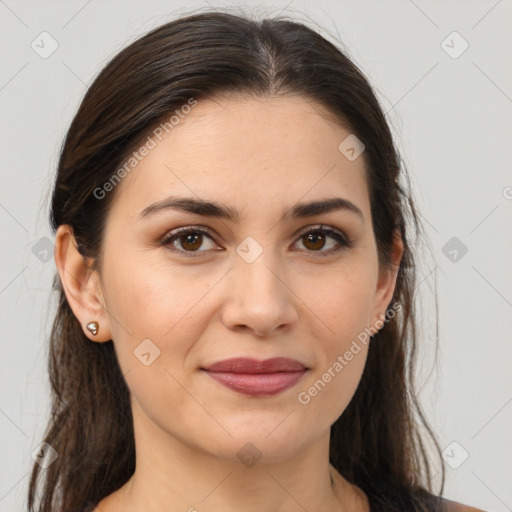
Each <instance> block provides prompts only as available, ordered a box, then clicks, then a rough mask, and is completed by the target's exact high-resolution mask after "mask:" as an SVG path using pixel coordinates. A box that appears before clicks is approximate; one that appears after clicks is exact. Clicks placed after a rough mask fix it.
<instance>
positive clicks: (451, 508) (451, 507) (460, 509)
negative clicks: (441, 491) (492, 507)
mask: <svg viewBox="0 0 512 512" xmlns="http://www.w3.org/2000/svg"><path fill="white" fill-rule="evenodd" d="M441 503H442V505H443V508H442V510H443V512H485V510H482V509H480V508H475V507H470V506H469V505H463V504H462V503H458V502H456V501H451V500H447V499H445V498H441Z"/></svg>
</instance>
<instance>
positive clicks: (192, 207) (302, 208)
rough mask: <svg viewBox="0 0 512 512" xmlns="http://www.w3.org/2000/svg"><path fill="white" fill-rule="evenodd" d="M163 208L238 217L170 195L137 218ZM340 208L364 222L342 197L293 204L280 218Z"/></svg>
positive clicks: (220, 206) (205, 203)
mask: <svg viewBox="0 0 512 512" xmlns="http://www.w3.org/2000/svg"><path fill="white" fill-rule="evenodd" d="M165 210H179V211H183V212H186V213H193V214H196V215H202V216H204V217H216V218H219V219H226V220H229V221H232V222H236V221H238V219H239V218H240V214H239V212H238V211H237V210H234V209H233V208H230V207H229V206H226V205H223V204H219V203H216V202H214V201H205V200H203V199H196V198H193V197H177V196H171V197H168V198H166V199H163V200H161V201H157V202H156V203H153V204H151V205H149V206H148V207H146V208H144V210H142V212H141V213H140V214H139V219H144V218H147V217H150V216H152V215H155V214H156V213H159V212H162V211H165ZM340 210H341V211H348V212H352V213H355V214H357V215H358V216H359V217H360V218H361V220H362V221H363V222H364V215H363V212H362V211H361V209H360V208H359V207H357V206H356V205H355V204H354V203H352V202H351V201H349V200H348V199H344V198H342V197H334V198H329V199H322V200H317V201H310V202H307V203H299V204H295V205H294V206H293V207H292V208H291V209H290V210H289V211H288V212H286V213H285V214H284V215H283V216H282V217H281V220H285V219H289V218H293V219H300V218H306V217H313V216H315V215H321V214H324V213H331V212H335V211H340Z"/></svg>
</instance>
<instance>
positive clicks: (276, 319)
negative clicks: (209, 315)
mask: <svg viewBox="0 0 512 512" xmlns="http://www.w3.org/2000/svg"><path fill="white" fill-rule="evenodd" d="M271 252H272V251H270V250H265V251H263V253H262V254H261V255H260V256H259V257H258V258H257V259H256V260H255V261H253V262H250V263H249V262H247V261H245V260H244V259H243V258H241V257H237V258H236V260H235V263H234V266H233V268H232V269H231V271H230V272H229V275H228V276H226V277H227V279H226V283H225V286H226V292H225V293H226V300H225V305H224V308H223V311H222V321H223V323H224V325H225V326H226V327H227V328H228V329H232V330H236V331H244V330H247V331H250V332H252V334H254V335H255V336H259V337H268V336H271V335H272V333H274V331H276V330H278V329H280V330H286V329H291V328H292V327H293V325H294V324H295V323H296V322H297V319H298V311H297V308H298V304H300V300H299V299H298V298H297V297H296V295H295V294H294V293H293V290H292V288H291V284H290V279H291V274H290V272H287V269H286V268H285V267H284V264H283V263H282V262H279V261H278V260H277V258H274V257H272V254H271Z"/></svg>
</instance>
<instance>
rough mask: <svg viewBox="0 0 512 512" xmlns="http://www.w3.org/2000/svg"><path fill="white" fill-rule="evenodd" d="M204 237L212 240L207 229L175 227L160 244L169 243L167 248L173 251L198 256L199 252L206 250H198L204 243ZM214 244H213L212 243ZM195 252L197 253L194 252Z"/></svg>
mask: <svg viewBox="0 0 512 512" xmlns="http://www.w3.org/2000/svg"><path fill="white" fill-rule="evenodd" d="M205 239H209V240H211V241H212V242H213V239H212V237H211V236H210V235H209V233H208V232H207V231H204V230H202V229H192V228H183V229H177V230H175V231H173V232H171V233H169V234H168V235H166V236H165V237H164V238H163V240H162V242H161V243H162V245H171V247H170V248H169V249H170V250H171V251H173V252H179V253H181V254H183V255H185V256H192V257H194V256H196V255H197V256H200V255H201V253H203V252H206V251H203V250H200V248H201V247H202V246H203V244H204V243H205ZM213 246H215V244H213ZM194 253H197V254H194Z"/></svg>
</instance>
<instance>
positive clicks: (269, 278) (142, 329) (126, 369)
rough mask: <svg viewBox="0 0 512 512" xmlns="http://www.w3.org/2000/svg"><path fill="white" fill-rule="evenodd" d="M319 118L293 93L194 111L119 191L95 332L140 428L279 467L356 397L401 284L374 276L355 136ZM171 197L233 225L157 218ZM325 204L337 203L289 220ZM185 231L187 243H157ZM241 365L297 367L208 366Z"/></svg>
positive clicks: (205, 104)
mask: <svg viewBox="0 0 512 512" xmlns="http://www.w3.org/2000/svg"><path fill="white" fill-rule="evenodd" d="M320 110H321V109H320V106H318V105H315V104H311V103H310V102H308V101H306V100H305V99H304V98H301V97H281V98H272V99H242V98H240V97H232V98H229V99H227V98H223V99H219V100H218V101H216V102H214V101H211V100H201V101H199V102H198V103H197V105H195V106H194V107H193V108H192V109H191V112H190V113H189V114H187V115H185V116H184V117H183V119H181V120H180V122H179V124H177V125H175V126H174V127H173V128H172V129H169V131H168V133H165V131H163V137H162V136H161V140H160V141H159V140H158V138H156V137H153V138H154V140H155V141H156V142H157V144H156V146H155V147H154V148H153V149H150V150H149V152H148V154H147V155H146V156H144V157H143V158H142V160H141V161H140V163H139V164H138V165H137V166H136V167H135V168H134V169H133V170H131V171H130V172H129V173H128V174H127V175H126V177H124V178H123V179H122V181H121V182H120V183H119V184H118V185H117V190H116V191H115V193H116V198H115V201H114V203H113V207H112V209H111V211H110V212H109V215H108V218H107V224H106V231H105V237H104V254H103V261H102V268H101V292H102V298H101V300H102V301H103V304H104V308H105V311H106V313H105V316H104V317H103V318H101V319H100V329H101V330H102V332H103V334H105V331H106V330H108V331H109V332H110V336H111V338H112V339H113V342H114V345H115V350H116V353H117V356H118V359H119V363H120V366H121V369H122V371H123V374H124V375H125V378H126V382H127V384H128V387H129V389H130V391H131V397H132V407H133V415H134V421H135V428H136V432H139V433H142V432H144V435H146V436H151V439H154V438H156V437H157V436H164V439H168V440H169V442H170V443H175V442H179V443H182V444H183V445H185V446H187V447H188V448H191V449H193V450H195V451H201V452H203V453H207V454H212V455H214V456H215V457H221V458H226V459H232V460H235V459H236V458H237V457H238V458H240V457H241V456H243V455H245V454H246V452H247V454H249V455H251V453H252V452H251V450H252V451H253V452H254V456H256V457H259V456H260V455H261V456H263V458H264V460H266V461H269V462H270V461H272V462H275V461H278V460H284V459H285V458H289V457H291V456H293V454H295V453H298V452H299V451H300V450H304V449H306V448H307V447H308V446H312V445H313V443H315V442H319V441H320V440H321V438H323V439H325V436H327V435H328V432H329V428H330V426H331V424H332V423H333V422H334V421H335V420H336V419H337V418H338V417H339V416H340V415H341V414H342V413H343V411H344V409H345V408H346V406H347V404H348V403H349V401H350V400H351V398H352V396H353V394H354V392H355V390H356V387H357V385H358V383H359V380H360V377H361V374H362V371H363V368H364V365H365V360H366V356H367V350H368V345H367V344H365V343H363V342H361V341H360V340H362V339H364V338H365V336H364V335H363V336H362V333H363V334H364V332H365V328H366V329H368V328H370V327H372V326H374V325H375V324H376V323H377V325H378V326H381V325H382V322H381V324H380V325H379V324H378V320H379V319H382V317H381V316H379V315H382V314H384V313H385V311H386V307H387V306H388V304H389V302H390V301H391V298H392V293H393V289H394V285H395V279H396V273H394V272H392V271H384V270H382V271H381V272H380V273H379V266H378V260H377V250H376V243H375V240H374V234H373V228H372V220H371V216H370V203H369V196H368V188H367V183H366V178H365V165H364V160H363V158H364V152H363V153H362V155H361V156H360V157H358V158H355V159H354V156H357V151H358V150H359V149H360V147H357V146H354V143H353V139H348V140H347V141H346V142H345V143H344V144H342V145H341V150H340V149H339V146H340V144H341V143H342V142H343V141H344V140H345V139H346V138H347V137H348V136H349V135H350V132H348V131H347V130H345V129H343V128H342V127H340V126H339V125H337V124H335V123H334V122H332V121H329V120H327V119H326V118H325V117H324V116H322V115H320V113H319V112H320ZM351 142H352V144H351ZM149 145H150V146H152V145H153V144H149ZM347 145H348V148H347ZM350 147H354V148H355V151H351V150H350ZM136 149H137V148H136ZM171 196H172V197H173V198H174V199H176V198H180V199H185V198H186V199H188V200H189V201H190V202H192V201H201V202H212V203H213V202H214V203H216V204H217V205H219V206H220V207H221V208H222V209H223V210H228V209H229V211H230V212H232V213H233V217H232V218H228V217H220V216H218V215H217V213H218V210H217V209H214V208H203V210H204V211H205V213H207V212H210V213H213V214H214V215H208V214H202V215H201V214H199V213H190V212H187V211H184V210H182V209H178V208H171V207H168V208H165V207H160V206H162V205H163V204H164V203H165V202H166V201H168V200H169V199H170V198H171ZM334 198H341V199H343V202H341V204H342V206H343V204H345V207H339V208H335V209H331V210H329V211H325V212H323V213H322V212H318V211H317V212H315V208H309V209H308V208H302V209H299V210H297V212H296V213H298V214H297V215H293V214H292V213H293V211H294V209H296V208H297V207H298V205H302V204H307V203H310V202H317V201H326V200H332V199H334ZM155 204H156V205H160V206H159V207H153V206H152V205H155ZM347 205H349V206H348V207H347ZM144 212H146V213H144ZM311 213H313V215H310V214H311ZM321 226H323V228H326V229H329V230H332V231H333V233H329V232H324V233H322V232H318V231H316V232H315V230H318V229H319V228H320V227H321ZM180 228H187V229H189V230H190V233H188V234H183V233H182V234H181V235H180V236H178V235H177V236H175V237H174V238H172V239H171V240H167V242H166V243H164V242H165V240H164V238H165V237H169V236H172V233H174V232H175V231H176V230H178V229H180ZM202 232H205V233H202ZM338 234H339V235H340V237H341V238H338ZM308 235H309V236H308ZM340 240H341V242H340ZM343 240H349V241H350V244H349V245H345V242H343ZM92 319H94V318H89V319H85V320H92ZM358 337H359V338H358ZM91 339H93V337H91ZM367 339H368V337H367V336H366V340H367ZM357 340H359V341H357ZM354 342H356V344H355V345H354ZM356 347H358V349H357V348H356ZM347 353H351V354H352V356H351V357H350V354H347ZM235 357H237V358H238V357H240V358H251V359H256V360H265V359H269V358H278V357H279V358H290V359H293V360H295V361H297V362H299V363H301V364H302V365H303V366H304V367H305V368H306V370H305V371H298V372H297V371H296V372H294V373H288V374H286V373H280V375H277V376H276V375H275V374H274V375H273V376H267V377H262V376H261V375H260V376H259V377H258V376H254V375H247V374H246V375H242V376H240V374H239V375H238V376H237V375H233V373H227V374H225V375H224V377H223V378H224V382H227V383H231V387H230V386H228V385H226V384H225V383H222V382H221V381H219V380H218V379H216V378H214V377H215V375H214V374H213V373H212V372H207V371H205V370H204V369H205V368H206V367H208V366H210V365H212V364H213V363H216V362H219V361H223V360H226V359H230V358H235ZM342 361H343V362H342ZM336 363H338V364H336ZM340 366H341V369H340ZM239 369H240V368H239ZM281 369H282V370H283V369H285V368H281ZM288 369H290V368H288ZM244 371H245V370H244ZM217 377H219V375H217ZM315 383H316V384H315ZM280 386H281V387H282V388H283V389H281V390H280ZM286 386H288V387H286ZM315 390H316V391H315ZM247 443H251V444H252V445H254V446H253V447H249V446H250V445H247ZM240 460H242V459H240Z"/></svg>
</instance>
